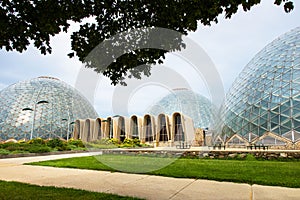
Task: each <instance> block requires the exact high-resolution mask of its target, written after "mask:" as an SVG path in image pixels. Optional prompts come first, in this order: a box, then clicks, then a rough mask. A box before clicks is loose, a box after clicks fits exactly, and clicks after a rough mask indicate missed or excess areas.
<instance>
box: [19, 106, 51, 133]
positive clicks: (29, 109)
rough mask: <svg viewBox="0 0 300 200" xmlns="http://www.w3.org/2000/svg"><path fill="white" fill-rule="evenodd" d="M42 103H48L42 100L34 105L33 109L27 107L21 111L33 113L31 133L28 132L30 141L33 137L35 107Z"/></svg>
mask: <svg viewBox="0 0 300 200" xmlns="http://www.w3.org/2000/svg"><path fill="white" fill-rule="evenodd" d="M44 103H49V102H48V101H46V100H42V101H38V102H36V103H35V104H34V108H33V109H32V108H29V107H26V108H23V109H22V111H26V110H28V111H33V119H32V125H31V131H30V139H32V136H33V129H34V124H35V115H36V106H37V105H38V104H44Z"/></svg>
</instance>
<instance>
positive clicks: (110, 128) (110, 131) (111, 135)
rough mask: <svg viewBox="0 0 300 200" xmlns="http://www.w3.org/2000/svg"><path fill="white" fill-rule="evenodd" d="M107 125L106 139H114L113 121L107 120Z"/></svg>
mask: <svg viewBox="0 0 300 200" xmlns="http://www.w3.org/2000/svg"><path fill="white" fill-rule="evenodd" d="M107 123H108V138H109V139H111V138H114V127H113V121H112V120H111V118H107Z"/></svg>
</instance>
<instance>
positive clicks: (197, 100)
mask: <svg viewBox="0 0 300 200" xmlns="http://www.w3.org/2000/svg"><path fill="white" fill-rule="evenodd" d="M174 112H181V113H183V114H185V115H187V116H189V117H191V118H192V119H193V121H194V126H195V128H210V127H212V125H213V124H214V119H215V114H216V108H215V107H214V106H213V104H212V103H211V101H210V100H209V99H207V98H206V97H204V96H202V95H200V94H197V93H195V92H193V91H190V90H188V89H186V88H176V89H174V90H173V91H172V93H171V94H169V95H167V96H165V97H163V98H161V99H160V100H159V101H158V102H157V103H155V104H154V105H153V106H152V107H151V108H150V110H149V113H150V114H153V115H159V114H160V113H166V114H169V115H171V114H172V113H174Z"/></svg>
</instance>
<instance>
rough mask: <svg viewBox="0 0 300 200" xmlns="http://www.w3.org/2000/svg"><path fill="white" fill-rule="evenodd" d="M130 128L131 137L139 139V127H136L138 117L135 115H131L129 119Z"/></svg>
mask: <svg viewBox="0 0 300 200" xmlns="http://www.w3.org/2000/svg"><path fill="white" fill-rule="evenodd" d="M130 123H131V124H130V130H131V133H130V134H131V138H132V139H139V127H138V118H137V117H136V116H132V117H131V120H130Z"/></svg>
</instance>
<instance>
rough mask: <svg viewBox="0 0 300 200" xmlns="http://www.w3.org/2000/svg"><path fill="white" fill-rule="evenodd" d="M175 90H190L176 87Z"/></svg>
mask: <svg viewBox="0 0 300 200" xmlns="http://www.w3.org/2000/svg"><path fill="white" fill-rule="evenodd" d="M173 90H175V91H178V90H188V89H187V88H174V89H173Z"/></svg>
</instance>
